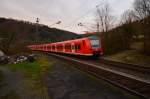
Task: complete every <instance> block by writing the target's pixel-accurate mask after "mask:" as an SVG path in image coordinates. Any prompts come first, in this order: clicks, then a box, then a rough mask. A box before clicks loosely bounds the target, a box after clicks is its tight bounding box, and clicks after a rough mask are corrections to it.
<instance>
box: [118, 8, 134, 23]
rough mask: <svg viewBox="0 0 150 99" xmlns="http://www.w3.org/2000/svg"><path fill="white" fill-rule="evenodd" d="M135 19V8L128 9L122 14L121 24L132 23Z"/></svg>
mask: <svg viewBox="0 0 150 99" xmlns="http://www.w3.org/2000/svg"><path fill="white" fill-rule="evenodd" d="M135 20H136V18H135V12H134V11H133V10H130V9H128V10H126V11H124V13H123V14H122V16H121V21H120V24H121V25H122V24H130V23H132V22H134V21H135Z"/></svg>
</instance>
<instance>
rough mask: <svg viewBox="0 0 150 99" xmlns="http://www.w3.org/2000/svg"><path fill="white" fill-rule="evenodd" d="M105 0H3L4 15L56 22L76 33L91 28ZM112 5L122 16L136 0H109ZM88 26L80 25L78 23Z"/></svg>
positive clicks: (0, 1) (0, 3)
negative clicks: (98, 7) (97, 7)
mask: <svg viewBox="0 0 150 99" xmlns="http://www.w3.org/2000/svg"><path fill="white" fill-rule="evenodd" d="M102 1H104V0H0V17H7V18H14V19H21V20H26V21H31V22H35V20H36V17H38V18H39V19H40V23H41V24H46V25H49V26H50V25H52V24H54V23H56V22H58V21H61V22H62V23H61V24H55V25H53V26H51V27H56V28H60V29H64V30H68V31H72V32H75V33H84V31H90V29H89V27H91V25H92V24H93V23H94V20H95V11H96V6H97V5H100V4H101V3H102ZM105 1H107V2H108V3H109V5H110V6H111V8H112V11H111V12H112V13H113V15H114V16H116V17H119V16H120V15H121V14H122V13H123V11H125V10H127V9H129V8H131V7H132V3H133V1H134V0H105ZM80 22H81V23H83V24H84V25H85V26H84V27H79V26H78V23H80Z"/></svg>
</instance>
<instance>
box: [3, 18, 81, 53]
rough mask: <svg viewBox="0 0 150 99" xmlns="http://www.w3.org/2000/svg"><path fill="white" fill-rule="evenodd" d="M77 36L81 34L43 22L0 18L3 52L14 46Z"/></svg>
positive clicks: (62, 39)
mask: <svg viewBox="0 0 150 99" xmlns="http://www.w3.org/2000/svg"><path fill="white" fill-rule="evenodd" d="M79 37H81V36H80V35H78V34H76V33H73V32H69V31H65V30H60V29H56V28H49V27H48V26H46V25H43V24H36V23H31V22H28V21H20V20H15V19H7V18H0V49H2V50H4V52H7V51H9V50H10V49H11V48H12V47H14V46H17V47H18V46H20V45H27V44H33V43H46V42H57V41H64V40H69V39H75V38H79Z"/></svg>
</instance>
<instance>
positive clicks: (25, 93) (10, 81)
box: [0, 66, 48, 99]
mask: <svg viewBox="0 0 150 99" xmlns="http://www.w3.org/2000/svg"><path fill="white" fill-rule="evenodd" d="M0 70H1V71H2V73H3V76H4V78H5V83H6V84H7V86H5V87H4V88H3V89H2V90H1V91H2V92H1V93H3V94H4V95H5V97H4V98H3V99H48V98H47V97H46V96H45V95H44V94H43V95H41V94H39V95H37V94H36V93H34V91H32V89H31V88H29V87H30V86H28V85H30V81H29V78H27V77H25V75H23V73H21V72H12V71H10V70H9V69H8V68H6V67H1V66H0ZM12 92H13V93H15V97H14V96H12V95H11V94H10V93H12ZM4 95H3V96H4ZM8 95H9V96H8ZM7 97H9V98H7ZM0 99H1V98H0Z"/></svg>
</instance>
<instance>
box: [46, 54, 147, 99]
mask: <svg viewBox="0 0 150 99" xmlns="http://www.w3.org/2000/svg"><path fill="white" fill-rule="evenodd" d="M48 54H49V55H52V56H55V57H57V58H60V59H63V60H65V61H67V62H69V63H72V64H76V65H73V66H75V67H76V68H78V69H80V70H82V71H85V72H87V73H89V74H91V75H94V76H96V77H97V78H100V79H103V80H105V81H107V82H109V83H111V84H113V85H115V86H117V87H120V88H122V89H124V90H126V91H128V92H130V93H131V94H134V95H136V96H138V97H140V98H141V99H150V81H149V80H143V79H142V78H138V77H136V76H133V75H130V74H127V73H123V72H120V71H116V70H112V69H110V68H106V67H103V66H100V65H95V64H93V63H90V62H87V61H83V60H80V59H77V58H72V57H67V56H62V55H58V54H53V53H48ZM102 61H103V63H105V64H108V65H113V66H118V67H119V66H121V67H124V68H125V67H126V66H127V64H126V65H124V66H122V64H123V63H122V64H121V63H120V65H119V64H117V63H107V62H106V61H104V60H102ZM116 64H117V65H116ZM127 68H128V69H130V67H129V66H127ZM137 68H138V69H137V71H138V72H142V73H145V71H146V73H149V72H148V71H147V70H146V69H141V70H140V68H142V67H137ZM133 70H134V71H136V68H133Z"/></svg>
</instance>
